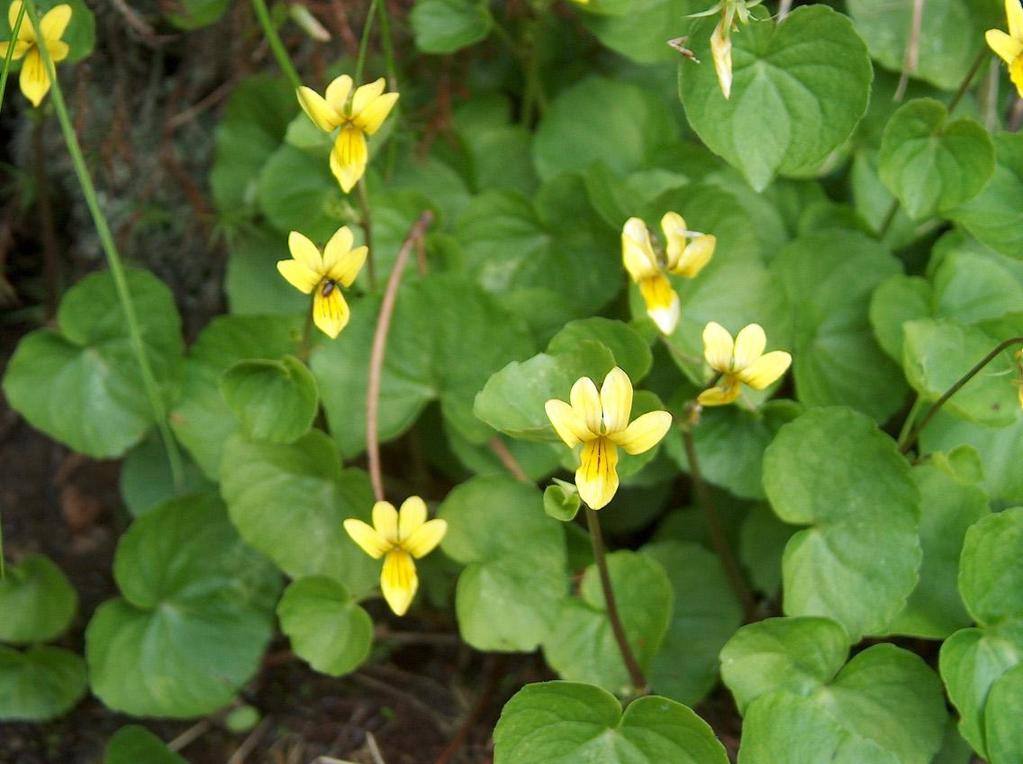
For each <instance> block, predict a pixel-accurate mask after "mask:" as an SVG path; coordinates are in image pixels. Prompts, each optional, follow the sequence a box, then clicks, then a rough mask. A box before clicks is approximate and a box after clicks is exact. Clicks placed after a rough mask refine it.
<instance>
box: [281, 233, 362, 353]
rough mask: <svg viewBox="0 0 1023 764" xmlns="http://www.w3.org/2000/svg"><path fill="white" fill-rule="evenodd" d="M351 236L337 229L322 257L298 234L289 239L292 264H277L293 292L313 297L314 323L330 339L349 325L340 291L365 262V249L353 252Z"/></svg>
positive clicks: (357, 249) (349, 282)
mask: <svg viewBox="0 0 1023 764" xmlns="http://www.w3.org/2000/svg"><path fill="white" fill-rule="evenodd" d="M353 241H354V239H353V237H352V232H351V230H349V228H348V226H344V227H342V228H339V229H338V230H337V232H336V233H335V234H334V235H333V236H331V237H330V241H328V242H327V246H326V247H324V248H323V253H322V254H321V253H320V250H319V249H318V248H317V246H316V245H315V244H313V243H312V242H311V241H309V239H307V238H306V237H305V236H303V235H302V234H300V233H299V232H298V231H292V232H291V235H290V236H288V249H290V250H291V258H292V259H291V260H278V261H277V270H278V271H280V273H281V275H282V276H284V278H285V279H287V280H288V283H289V284H291V285H292V286H293V287H295V289H298V290H301V291H302V292H304V293H305V294H309V293H310V292H313V291H314V290H315V293H314V294H313V322H314V323H315V324H316V327H317V328H318V329H319V330H320V331H321V332H323V333H324V334H326V335H327V336H328V337H330V338H331V339H333V338H335V337H337V335H338V334H340V333H341V330H342V329H344V328H345V326H347V324H348V319H349V318H350V316H351V311H350V310H349V309H348V303H347V302H345V298H344V297H342V295H341V287H350V286H351V285H352V282H353V281H355V277H356V276H358V275H359V270H360V269H361V268H362V264H363V263H364V262H366V253H367V252H368V250H367V249H366V247H365V246H362V247H356V248H355V249H352V242H353Z"/></svg>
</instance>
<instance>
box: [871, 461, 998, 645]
mask: <svg viewBox="0 0 1023 764" xmlns="http://www.w3.org/2000/svg"><path fill="white" fill-rule="evenodd" d="M913 481H914V482H915V483H916V485H917V488H919V489H920V498H921V501H920V543H921V545H922V547H923V554H924V556H923V562H922V563H921V565H920V582H919V583H918V584H917V587H916V589H915V590H914V591H913V593H912V594H911V595H910V597H909V601H908V602H906V607H905V609H904V610H903V611H902V612H901V613H900V614H899V615H898V616H897V617H896V618H895V620H894V621H892V623H891V625H890V626H889V631H890V632H891V633H893V634H909V635H912V636H917V637H926V638H930V639H944V638H945V637H947V636H948V635H949V634H951V633H952V632H953V631H955V630H956V629H959V628H962V627H964V626H969V625H970V623H971V622H972V621H971V619H970V616H969V615H968V614H967V612H966V608H965V607H964V606H963V602H962V600H961V599H960V597H959V590H958V588H957V586H956V581H957V578H958V576H959V555H960V552H961V551H962V548H963V538H964V536H965V535H966V532H967V528H969V527H970V525H972V524H973V523H974V522H976V521H977V520H980V519H981V518H983V517H984V516H986V515H987V514H988V513H989V512H990V509H989V507H988V499H987V495H986V494H985V493H984V491H982V490H981V489H980V488H979V487H977V486H976V485H972V484H969V483H963V482H960V481H959V480H958V479H957V478H956V477H955V476H954V475H951V474H949V472H948V471H946V470H945V469H943V468H941V467H940V466H938V464H937V463H932V464H921V465H918V466H916V467H914V468H913Z"/></svg>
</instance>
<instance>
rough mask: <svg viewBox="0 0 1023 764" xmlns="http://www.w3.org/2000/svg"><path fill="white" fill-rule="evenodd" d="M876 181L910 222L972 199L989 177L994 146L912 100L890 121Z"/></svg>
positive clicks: (924, 101) (940, 109)
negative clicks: (885, 187)
mask: <svg viewBox="0 0 1023 764" xmlns="http://www.w3.org/2000/svg"><path fill="white" fill-rule="evenodd" d="M880 161H881V180H882V181H883V182H884V184H885V185H886V186H887V187H888V190H889V191H891V192H892V193H893V194H895V196H896V197H898V199H899V201H900V202H901V203H902V206H903V207H904V208H905V209H906V211H907V212H909V215H910V217H912V218H913V219H914V220H919V219H920V218H924V217H928V216H930V215H933V214H935V213H936V212H944V211H946V210H948V209H950V208H952V207H956V206H958V205H960V204H962V203H963V202H966V201H968V200H969V199H972V198H973V197H974V196H976V195H977V193H979V192H980V190H981V189H982V188H983V187H984V184H985V183H987V182H988V179H989V178H990V177H991V175H992V174H993V173H994V171H995V146H994V144H993V143H992V142H991V137H990V136H989V135H988V132H987V130H985V129H984V128H983V127H981V126H980V125H979V124H977V123H976V122H974V121H973V120H972V119H957V120H954V121H951V122H949V121H948V109H946V108H945V105H944V104H943V103H941V102H940V101H936V100H934V99H933V98H918V99H915V100H913V101H909V102H908V103H906V104H905V105H903V106H901V107H900V108H899V109H898V111H896V112H895V114H893V115H892V118H891V120H890V121H889V122H888V126H887V127H886V128H885V131H884V136H883V138H882V139H881V154H880Z"/></svg>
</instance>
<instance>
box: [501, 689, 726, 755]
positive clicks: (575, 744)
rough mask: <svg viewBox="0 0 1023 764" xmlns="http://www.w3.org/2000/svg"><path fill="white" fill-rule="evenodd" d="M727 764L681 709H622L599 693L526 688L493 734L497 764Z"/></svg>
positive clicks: (656, 705) (653, 702)
mask: <svg viewBox="0 0 1023 764" xmlns="http://www.w3.org/2000/svg"><path fill="white" fill-rule="evenodd" d="M541 761H542V762H545V764H569V763H570V762H583V761H587V762H600V763H601V764H664V763H665V762H669V761H670V762H671V763H672V764H727V761H728V757H727V756H726V754H725V748H724V746H723V745H721V743H720V742H718V740H717V738H716V737H714V732H713V730H711V728H710V726H709V725H708V724H707V723H706V722H705V721H703V720H702V719H701V718H700V717H699V716H697V715H696V714H695V713H694V712H693V711H691V710H690V709H689V708H688V707H687V706H683V705H682V704H681V703H676V702H674V701H672V700H668V699H667V698H660V697H657V696H647V697H643V698H638V699H636V700H634V701H633V702H632V703H630V704H629V706H628V708H626V709H625V712H624V713H622V707H621V704H620V703H619V702H618V701H617V699H615V697H614V696H613V695H611V694H610V693H609V692H606V691H605V690H602V689H600V688H599V687H593V686H592V685H586V684H577V683H575V682H541V683H537V684H528V685H526V686H525V687H523V688H522V689H521V690H519V691H518V692H517V693H515V695H514V696H512V699H511V700H509V701H508V702H507V703H506V704H505V706H504V710H503V711H502V712H501V718H500V719H499V720H498V722H497V728H496V729H495V730H494V762H495V764H536V763H537V762H541Z"/></svg>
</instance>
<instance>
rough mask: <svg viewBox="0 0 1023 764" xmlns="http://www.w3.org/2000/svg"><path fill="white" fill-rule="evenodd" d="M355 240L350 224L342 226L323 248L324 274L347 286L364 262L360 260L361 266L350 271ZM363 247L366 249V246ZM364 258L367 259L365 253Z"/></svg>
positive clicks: (353, 279)
mask: <svg viewBox="0 0 1023 764" xmlns="http://www.w3.org/2000/svg"><path fill="white" fill-rule="evenodd" d="M354 241H355V237H354V236H352V230H351V229H350V228H349V227H348V226H341V227H340V228H338V229H337V230H336V231H335V232H334V235H333V236H331V237H330V241H328V242H327V246H325V247H324V248H323V272H324V275H326V277H327V278H329V279H332V280H334V281H340V282H341V283H342V285H343V286H346V287H350V286H351V285H352V282H353V281H355V276H356V274H358V272H359V268H361V267H362V262H361V261H360V262H359V268H356V269H355V272H354V273H349V270H350V268H351V263H350V262H349V260H350V259H351V255H352V243H353V242H354ZM362 249H365V247H363V248H362ZM362 259H365V254H363V257H362Z"/></svg>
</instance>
